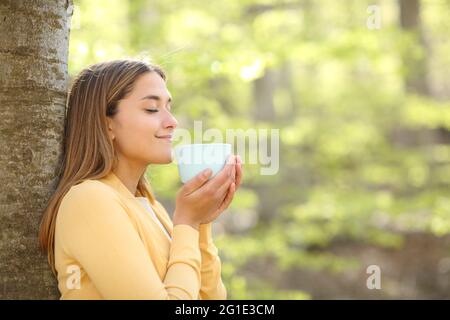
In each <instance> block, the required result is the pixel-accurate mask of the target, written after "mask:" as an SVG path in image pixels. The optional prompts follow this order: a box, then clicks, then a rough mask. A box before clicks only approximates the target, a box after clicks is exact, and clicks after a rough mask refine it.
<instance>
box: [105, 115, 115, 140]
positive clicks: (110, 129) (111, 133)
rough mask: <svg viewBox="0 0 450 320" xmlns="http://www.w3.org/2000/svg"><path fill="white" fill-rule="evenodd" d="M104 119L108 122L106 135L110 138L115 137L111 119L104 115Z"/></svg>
mask: <svg viewBox="0 0 450 320" xmlns="http://www.w3.org/2000/svg"><path fill="white" fill-rule="evenodd" d="M106 121H107V122H108V135H109V137H110V138H111V140H114V139H115V136H114V131H113V121H112V119H111V118H110V117H106Z"/></svg>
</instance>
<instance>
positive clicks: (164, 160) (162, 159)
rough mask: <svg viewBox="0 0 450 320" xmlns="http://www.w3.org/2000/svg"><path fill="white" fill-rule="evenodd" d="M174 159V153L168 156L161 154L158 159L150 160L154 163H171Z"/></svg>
mask: <svg viewBox="0 0 450 320" xmlns="http://www.w3.org/2000/svg"><path fill="white" fill-rule="evenodd" d="M172 161H173V159H172V155H171V154H168V155H167V156H161V157H158V158H156V159H152V161H150V163H152V164H169V163H172Z"/></svg>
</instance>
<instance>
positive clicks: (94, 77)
mask: <svg viewBox="0 0 450 320" xmlns="http://www.w3.org/2000/svg"><path fill="white" fill-rule="evenodd" d="M147 72H156V73H157V74H159V75H160V76H161V78H163V79H164V80H166V76H165V74H164V72H163V71H162V69H161V68H159V67H158V66H156V65H151V64H148V63H145V62H142V61H136V60H114V61H108V62H103V63H97V64H94V65H91V66H89V67H87V68H86V69H84V70H82V71H81V72H80V74H79V75H78V76H77V77H76V78H75V79H74V81H73V84H72V86H71V88H70V91H69V97H68V101H67V109H66V119H65V129H64V143H63V157H62V162H61V165H60V167H59V174H58V184H57V187H56V190H55V192H54V193H53V194H52V196H51V197H50V199H49V201H48V203H47V206H46V208H45V210H44V215H43V217H42V221H41V225H40V230H39V246H40V248H41V249H42V250H43V251H44V252H45V253H47V257H48V262H49V264H50V267H51V269H52V271H53V273H54V275H55V276H56V275H57V272H56V268H55V254H54V249H55V243H54V241H55V224H56V216H57V213H58V208H59V205H60V203H61V201H62V199H63V197H64V195H65V194H66V193H67V192H68V191H69V190H70V188H71V187H72V186H74V185H77V184H79V183H81V182H83V181H85V180H87V179H101V178H102V177H104V176H106V175H107V174H108V173H109V172H110V171H111V170H112V169H113V168H114V167H115V165H116V163H117V157H116V153H115V150H114V146H113V142H112V140H111V138H110V137H109V135H108V130H107V117H114V115H115V114H116V113H117V111H118V110H117V105H118V102H119V100H121V99H123V98H125V97H126V96H127V95H128V94H129V93H130V91H131V90H132V89H133V85H134V83H135V82H136V80H137V78H138V77H139V76H141V75H142V74H144V73H147ZM137 192H138V193H139V194H140V195H142V196H147V197H148V198H149V199H150V201H152V202H153V203H154V201H155V199H154V196H153V194H152V191H151V188H150V184H149V183H148V181H147V179H146V178H145V174H143V175H142V177H141V178H140V180H139V183H138V186H137Z"/></svg>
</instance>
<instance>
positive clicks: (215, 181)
mask: <svg viewBox="0 0 450 320" xmlns="http://www.w3.org/2000/svg"><path fill="white" fill-rule="evenodd" d="M234 163H235V157H234V155H230V156H229V157H228V158H227V161H226V163H225V166H224V167H223V169H222V170H221V171H220V172H219V173H218V174H217V175H216V176H215V177H214V178H212V179H211V180H209V181H208V186H210V187H211V188H212V189H214V190H216V189H218V188H219V187H220V186H222V185H223V184H224V183H226V182H227V180H228V179H229V177H230V175H231V171H232V169H233V167H234Z"/></svg>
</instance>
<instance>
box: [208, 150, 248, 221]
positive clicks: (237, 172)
mask: <svg viewBox="0 0 450 320" xmlns="http://www.w3.org/2000/svg"><path fill="white" fill-rule="evenodd" d="M242 173H243V171H242V160H241V157H240V156H239V155H238V156H236V163H235V182H234V184H231V185H230V188H229V189H228V192H227V195H226V196H225V198H224V200H223V201H222V203H221V204H220V206H219V208H218V209H217V211H216V212H215V213H214V215H213V216H216V217H218V216H219V215H220V214H221V213H222V212H223V211H225V210H226V209H227V208H228V207H229V205H230V204H231V202H232V201H233V198H234V194H235V192H236V191H237V189H238V188H239V187H240V185H241V182H242ZM213 220H214V219H213ZM213 220H211V221H213ZM211 221H207V222H202V223H209V222H211Z"/></svg>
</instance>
